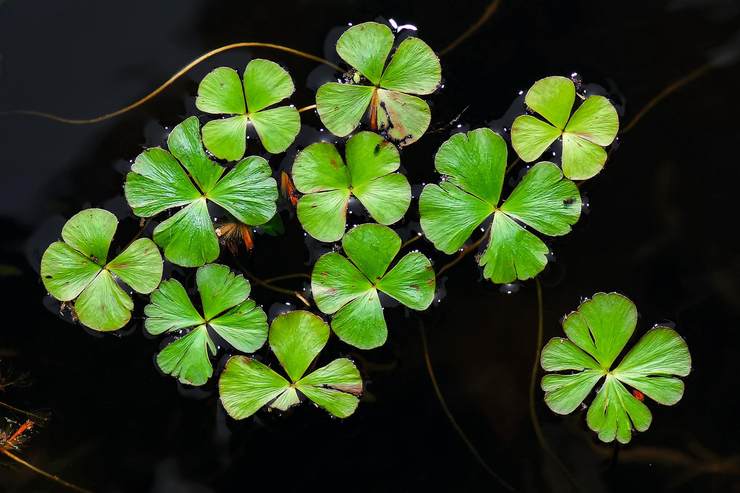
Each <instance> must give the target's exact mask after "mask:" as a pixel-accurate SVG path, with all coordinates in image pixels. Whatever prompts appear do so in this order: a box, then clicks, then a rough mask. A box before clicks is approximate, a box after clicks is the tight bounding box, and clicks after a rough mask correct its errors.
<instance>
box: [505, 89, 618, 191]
mask: <svg viewBox="0 0 740 493" xmlns="http://www.w3.org/2000/svg"><path fill="white" fill-rule="evenodd" d="M575 97H576V88H575V86H574V85H573V81H571V80H570V79H568V78H566V77H558V76H554V77H546V78H544V79H541V80H538V81H537V82H535V83H534V85H533V86H532V87H531V88H530V89H529V91H527V95H526V96H525V98H524V101H525V103H526V104H527V106H528V107H529V108H530V109H532V110H533V111H535V112H536V113H538V114H539V115H541V116H542V117H543V118H545V120H547V121H542V120H540V119H539V118H536V117H534V116H531V115H521V116H518V117H517V118H516V119H515V120H514V124H513V125H512V126H511V145H512V146H513V147H514V150H515V151H516V152H517V154H519V157H520V158H522V160H524V161H526V162H528V163H529V162H532V161H534V160H536V159H537V158H539V157H540V156H541V155H542V153H543V152H545V150H547V148H548V147H550V146H551V145H552V143H553V142H555V141H556V140H557V139H558V138H559V137H561V136H562V139H563V156H562V167H563V174H564V175H565V176H566V177H568V178H570V179H571V180H586V179H588V178H591V177H593V176H594V175H596V174H597V173H598V172H599V171H601V168H603V167H604V163H605V162H606V151H605V150H604V147H606V146H608V145H609V144H611V143H612V142H613V141H614V138H615V137H616V136H617V131H618V130H619V116H618V115H617V110H616V109H614V106H613V105H612V104H611V103H610V102H609V100H608V99H607V98H605V97H604V96H589V97H587V98H586V100H585V101H583V103H582V104H581V105H580V106H579V107H578V109H577V110H576V111H575V113H573V115H572V116H571V114H570V112H571V110H572V108H573V103H574V102H575ZM548 122H549V123H548Z"/></svg>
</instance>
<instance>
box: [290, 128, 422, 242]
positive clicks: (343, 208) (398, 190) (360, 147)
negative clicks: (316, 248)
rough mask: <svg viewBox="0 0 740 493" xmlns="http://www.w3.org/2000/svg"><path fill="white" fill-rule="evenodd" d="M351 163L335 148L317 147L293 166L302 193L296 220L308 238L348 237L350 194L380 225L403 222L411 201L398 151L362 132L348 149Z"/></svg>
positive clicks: (301, 156) (375, 137)
mask: <svg viewBox="0 0 740 493" xmlns="http://www.w3.org/2000/svg"><path fill="white" fill-rule="evenodd" d="M345 155H346V158H347V164H346V165H345V164H344V161H343V160H342V157H341V156H340V155H339V153H338V152H337V149H336V147H334V145H332V144H329V143H327V142H317V143H315V144H311V145H310V146H308V147H306V148H305V149H304V150H303V151H302V152H301V153H300V154H298V156H297V157H296V160H295V163H294V164H293V182H294V183H295V187H296V188H297V189H298V191H299V192H301V193H304V194H306V195H304V196H303V197H301V198H300V200H299V201H298V206H297V211H298V219H299V220H300V221H301V224H302V225H303V229H305V230H306V231H307V232H308V234H310V235H311V236H313V237H314V238H316V239H317V240H320V241H337V240H339V239H340V238H341V237H342V235H343V234H344V229H345V226H346V222H347V205H348V204H349V199H350V197H351V196H352V195H354V196H355V197H357V199H358V200H359V201H360V202H361V203H362V205H364V206H365V208H366V209H367V210H368V212H370V216H372V218H373V219H375V220H376V221H378V222H379V223H381V224H392V223H394V222H396V221H398V220H399V219H401V218H402V217H403V215H404V214H405V213H406V210H407V209H408V207H409V203H410V202H411V187H410V186H409V182H408V180H407V179H406V177H405V176H403V175H402V174H400V173H394V172H395V171H396V170H398V167H399V166H400V159H399V156H398V149H396V146H395V145H393V144H392V143H391V142H388V141H387V140H385V139H383V137H381V136H380V135H378V134H375V133H372V132H359V133H357V134H355V135H354V136H352V137H351V138H350V139H349V140H348V141H347V145H346V146H345Z"/></svg>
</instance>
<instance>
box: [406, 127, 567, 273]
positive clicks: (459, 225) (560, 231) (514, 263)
mask: <svg viewBox="0 0 740 493" xmlns="http://www.w3.org/2000/svg"><path fill="white" fill-rule="evenodd" d="M506 155H507V150H506V142H504V139H502V138H501V136H499V135H498V134H496V133H494V132H493V131H492V130H490V129H488V128H479V129H477V130H472V131H470V132H467V133H458V134H455V135H453V136H452V137H451V138H450V139H448V140H447V141H446V142H444V143H443V144H442V146H441V147H440V148H439V151H437V155H436V156H435V158H434V162H435V167H436V168H437V171H439V172H440V173H441V174H442V175H443V176H444V177H445V178H444V179H443V181H442V182H441V183H440V184H439V185H436V184H429V185H426V186H425V187H424V190H423V191H422V194H421V197H420V199H419V212H420V215H421V227H422V229H423V230H424V234H425V235H426V237H427V238H429V240H431V241H432V242H433V243H434V246H435V247H436V248H437V249H439V250H441V251H443V252H445V253H448V254H449V253H453V252H455V251H457V250H458V249H459V248H460V247H462V246H463V244H464V243H465V242H466V241H467V240H468V239H469V238H470V235H471V234H472V233H473V231H474V230H475V229H476V228H478V227H479V226H480V225H481V224H482V223H483V222H484V221H486V219H488V218H489V217H490V216H491V215H493V221H492V223H491V225H490V231H489V232H488V234H489V239H488V245H487V247H486V249H485V250H484V251H483V253H482V255H481V256H480V258H479V260H478V263H479V264H480V265H481V266H482V267H483V268H484V270H483V275H484V277H485V278H486V279H490V280H492V281H493V282H495V283H508V282H512V281H515V280H517V279H521V280H524V279H529V278H532V277H534V276H536V275H537V274H538V273H540V272H541V271H542V269H544V268H545V265H547V253H548V252H549V249H548V247H547V245H545V243H543V242H542V240H540V239H539V238H538V237H537V236H535V235H534V234H533V233H531V232H530V231H529V230H528V229H526V228H525V227H524V226H523V225H522V224H524V225H526V226H529V227H530V228H532V229H534V230H536V231H538V232H540V233H542V234H545V235H549V236H560V235H564V234H566V233H568V232H569V231H570V230H571V225H573V224H575V223H576V222H577V221H578V218H579V217H580V214H581V196H580V194H579V192H578V188H577V187H576V186H575V184H574V183H573V182H571V181H570V180H568V179H565V178H563V174H562V173H561V171H560V169H559V168H558V167H557V166H556V165H554V164H552V163H549V162H540V163H537V164H536V165H534V166H533V167H532V168H531V169H530V170H529V171H527V173H526V174H525V175H524V178H522V180H521V181H520V182H519V184H518V185H517V186H516V187H515V188H514V190H513V191H512V192H511V194H510V195H509V198H508V199H506V201H504V203H503V204H500V201H501V200H500V199H501V189H502V188H503V183H504V175H505V173H506Z"/></svg>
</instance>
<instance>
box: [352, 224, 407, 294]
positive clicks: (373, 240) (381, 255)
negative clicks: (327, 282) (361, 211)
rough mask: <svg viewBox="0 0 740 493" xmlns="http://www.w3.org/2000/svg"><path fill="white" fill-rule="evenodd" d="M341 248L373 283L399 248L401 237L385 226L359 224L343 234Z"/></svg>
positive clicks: (383, 272) (381, 274)
mask: <svg viewBox="0 0 740 493" xmlns="http://www.w3.org/2000/svg"><path fill="white" fill-rule="evenodd" d="M342 248H343V249H344V252H345V253H346V254H347V257H348V258H349V259H350V260H351V261H352V262H353V263H354V264H355V265H356V266H357V268H358V269H360V272H362V273H363V274H365V276H367V278H368V279H369V280H370V282H372V283H375V282H376V281H377V280H379V279H380V278H381V277H382V276H383V274H385V272H386V270H388V266H389V265H390V264H391V261H393V258H394V257H395V256H396V254H398V251H399V250H400V249H401V238H399V236H398V235H397V234H396V233H395V232H394V231H393V230H392V229H390V228H388V227H386V226H382V225H380V224H361V225H359V226H356V227H354V228H352V229H351V230H350V231H348V232H347V234H345V235H344V238H343V239H342Z"/></svg>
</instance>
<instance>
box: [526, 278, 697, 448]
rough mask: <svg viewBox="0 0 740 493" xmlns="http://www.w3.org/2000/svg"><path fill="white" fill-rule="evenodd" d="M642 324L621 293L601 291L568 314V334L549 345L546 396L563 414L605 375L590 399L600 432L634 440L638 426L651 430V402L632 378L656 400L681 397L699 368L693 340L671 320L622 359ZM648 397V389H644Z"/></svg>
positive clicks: (592, 422)
mask: <svg viewBox="0 0 740 493" xmlns="http://www.w3.org/2000/svg"><path fill="white" fill-rule="evenodd" d="M636 324H637V309H636V308H635V305H634V304H633V303H632V302H631V301H630V300H629V299H627V298H626V297H624V296H622V295H620V294H617V293H608V294H607V293H597V294H595V295H594V296H593V297H592V298H591V299H590V300H588V301H585V302H583V303H582V304H581V306H580V307H578V310H576V311H575V312H573V313H571V314H570V315H568V316H567V317H566V318H565V319H564V320H563V329H564V330H565V333H566V335H567V336H568V338H567V339H563V338H557V337H556V338H553V339H551V340H550V342H548V343H547V344H546V345H545V347H544V348H543V349H542V357H541V364H542V368H543V369H544V370H545V371H548V372H559V371H567V372H568V373H550V374H547V375H545V376H544V377H543V378H542V390H544V391H545V402H546V403H547V405H548V407H550V409H552V410H553V411H554V412H556V413H558V414H569V413H571V412H573V411H574V410H575V409H576V408H577V407H578V406H580V405H581V404H582V403H583V401H584V400H585V399H586V398H587V397H588V395H589V394H590V393H591V392H592V390H593V389H594V387H595V386H596V384H597V383H598V382H599V381H600V380H602V379H604V383H603V384H602V386H601V387H600V388H599V389H598V391H597V394H596V397H595V398H594V400H593V402H592V403H591V405H590V406H589V409H588V414H587V423H588V426H589V428H591V429H592V430H593V431H595V432H597V433H598V435H599V439H600V440H602V441H604V442H611V441H613V440H614V439H616V440H617V441H619V442H620V443H627V442H629V441H630V439H631V437H632V430H633V429H635V430H637V431H645V430H647V429H648V427H649V426H650V423H651V422H652V415H651V413H650V410H649V409H648V407H647V406H646V405H645V404H644V403H643V402H642V401H641V399H638V398H637V397H635V396H634V395H633V394H632V393H630V392H629V391H628V390H627V388H626V387H625V385H628V386H630V387H632V388H633V389H635V390H638V391H640V392H641V393H642V394H643V395H645V396H648V397H650V398H651V399H653V400H654V401H656V402H658V403H660V404H664V405H673V404H675V403H677V402H678V401H679V400H680V399H681V397H682V396H683V389H684V386H683V382H682V381H681V380H680V379H678V378H676V377H685V376H687V375H688V374H689V372H690V371H691V356H690V354H689V350H688V347H687V346H686V342H685V341H684V340H683V339H682V338H681V336H680V335H678V333H677V332H676V331H675V330H673V329H670V328H667V327H655V328H653V329H650V330H649V331H647V332H646V333H645V334H644V335H643V336H642V337H641V338H640V340H639V341H638V342H637V344H635V345H634V346H633V348H632V349H631V350H630V351H629V352H628V353H627V354H626V355H625V356H624V357H623V358H622V361H621V362H620V363H619V364H618V365H616V367H615V366H614V362H615V361H616V359H617V357H618V356H619V355H620V354H621V353H622V352H623V350H624V347H625V346H626V345H627V342H628V341H629V339H630V337H631V336H632V334H633V332H634V330H635V326H636ZM641 397H642V396H641Z"/></svg>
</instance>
